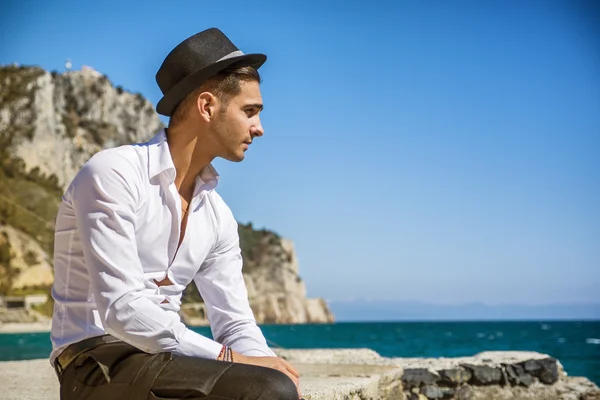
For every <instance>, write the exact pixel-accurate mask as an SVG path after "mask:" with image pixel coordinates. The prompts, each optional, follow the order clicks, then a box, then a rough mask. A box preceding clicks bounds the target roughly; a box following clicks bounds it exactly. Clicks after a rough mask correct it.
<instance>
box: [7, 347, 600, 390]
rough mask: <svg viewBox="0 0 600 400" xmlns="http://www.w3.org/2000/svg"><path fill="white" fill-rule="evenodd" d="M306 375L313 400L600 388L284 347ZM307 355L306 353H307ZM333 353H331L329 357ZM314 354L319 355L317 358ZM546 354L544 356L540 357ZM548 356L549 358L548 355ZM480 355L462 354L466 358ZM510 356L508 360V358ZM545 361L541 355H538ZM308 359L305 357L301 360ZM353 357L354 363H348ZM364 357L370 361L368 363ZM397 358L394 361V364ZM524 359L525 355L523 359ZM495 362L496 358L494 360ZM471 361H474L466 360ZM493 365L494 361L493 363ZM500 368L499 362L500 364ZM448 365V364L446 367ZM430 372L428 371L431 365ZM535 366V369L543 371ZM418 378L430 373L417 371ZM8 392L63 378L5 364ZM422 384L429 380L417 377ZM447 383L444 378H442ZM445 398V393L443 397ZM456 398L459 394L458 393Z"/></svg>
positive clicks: (367, 353)
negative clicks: (480, 380)
mask: <svg viewBox="0 0 600 400" xmlns="http://www.w3.org/2000/svg"><path fill="white" fill-rule="evenodd" d="M276 352H277V353H278V354H280V355H281V356H283V355H287V356H288V359H289V360H290V361H292V363H293V365H294V366H296V368H297V369H298V370H299V371H300V373H301V379H300V382H301V389H302V392H303V394H304V396H305V398H306V399H307V400H341V399H353V400H359V399H360V400H366V399H392V400H395V399H398V400H406V399H416V400H427V399H428V398H429V399H450V398H454V399H456V400H599V399H600V389H598V386H596V385H595V384H594V383H592V382H590V381H589V380H588V379H586V378H580V377H568V376H565V375H564V374H562V375H561V376H560V378H559V380H558V381H557V382H555V383H554V384H550V385H547V384H544V383H541V382H538V381H535V382H534V383H533V384H531V385H530V386H529V387H525V386H501V385H486V386H476V385H474V384H473V383H469V384H467V385H465V384H464V383H463V384H462V385H463V386H461V387H459V388H456V389H453V388H448V387H441V386H440V387H436V386H435V385H434V384H426V385H425V384H423V385H419V387H413V388H409V387H406V386H403V385H402V377H403V376H404V371H403V369H402V368H401V367H398V366H397V364H398V360H390V359H386V358H384V357H381V356H379V355H378V354H377V353H375V352H373V351H372V350H365V349H359V350H354V349H319V350H281V349H277V350H276ZM303 353H304V354H303ZM328 353H329V356H330V357H328V356H327V355H328ZM313 357H314V358H313ZM540 358H542V359H543V358H544V357H540ZM545 358H548V357H545ZM474 359H478V357H473V358H471V359H469V358H468V357H465V358H461V360H462V361H461V362H466V361H467V360H468V361H473V360H474ZM504 359H505V358H504ZM537 359H539V358H537ZM299 360H302V361H299ZM349 360H353V361H354V362H353V363H348V361H349ZM363 361H364V363H362V362H363ZM392 361H393V362H392ZM422 361H423V362H426V363H427V364H428V365H430V366H432V367H433V370H436V369H437V370H442V369H444V368H435V366H436V363H438V362H439V364H440V366H447V365H448V364H447V360H446V359H442V360H439V359H429V360H427V359H423V360H422ZM517 361H519V362H524V361H523V360H522V359H519V360H517ZM489 362H490V363H492V362H493V361H489ZM466 363H467V364H472V363H469V362H466ZM492 365H493V364H492ZM495 367H498V365H495ZM446 369H447V368H446ZM425 370H426V371H428V369H425ZM537 370H538V368H535V369H534V371H537ZM410 374H413V376H417V377H424V376H429V375H428V374H425V373H424V372H423V371H419V372H415V371H412V372H410ZM0 377H2V383H3V390H2V391H1V392H0V399H6V400H13V399H15V400H16V399H22V400H42V399H47V400H58V382H57V380H56V377H55V376H54V371H53V370H52V368H51V367H50V363H49V362H48V360H46V359H43V360H31V361H10V362H0ZM417 381H418V382H420V383H422V381H423V379H416V378H415V383H416V382H417ZM441 382H443V381H441ZM440 396H441V397H440ZM452 396H454V397H452Z"/></svg>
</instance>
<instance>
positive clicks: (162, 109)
mask: <svg viewBox="0 0 600 400" xmlns="http://www.w3.org/2000/svg"><path fill="white" fill-rule="evenodd" d="M265 61H267V56H266V55H264V54H258V53H256V54H244V55H241V56H237V57H231V58H226V59H224V60H221V61H218V62H216V63H214V64H211V65H210V66H208V67H206V68H203V69H201V70H199V71H196V72H194V73H193V74H190V75H188V76H186V77H185V78H184V79H182V80H181V81H180V82H178V83H177V84H176V85H175V86H173V87H172V88H171V90H169V91H168V92H167V93H165V95H164V96H163V97H162V99H160V100H159V101H158V103H157V104H156V112H158V113H159V114H161V115H164V116H167V117H170V116H171V114H173V111H175V107H177V104H179V102H180V101H181V100H183V99H184V98H185V96H187V95H188V94H189V93H191V92H192V91H193V90H194V89H196V88H198V87H200V85H202V83H204V82H205V81H206V80H207V79H208V78H210V77H212V76H213V75H215V74H217V73H218V72H219V71H221V70H222V69H225V68H227V67H228V66H230V65H232V64H238V63H239V64H240V65H244V66H251V67H254V68H256V69H258V68H260V66H261V65H263V64H264V63H265Z"/></svg>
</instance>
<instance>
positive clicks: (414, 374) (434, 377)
mask: <svg viewBox="0 0 600 400" xmlns="http://www.w3.org/2000/svg"><path fill="white" fill-rule="evenodd" d="M438 380H440V376H439V375H438V374H437V373H435V372H432V371H430V370H428V369H426V368H412V369H404V374H403V375H402V383H403V384H404V385H405V386H407V387H413V386H421V385H430V384H433V383H436V382H437V381H438Z"/></svg>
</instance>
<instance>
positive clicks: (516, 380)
mask: <svg viewBox="0 0 600 400" xmlns="http://www.w3.org/2000/svg"><path fill="white" fill-rule="evenodd" d="M504 369H505V370H506V375H507V376H508V381H509V383H510V384H511V385H523V386H526V387H529V386H530V385H532V384H533V383H534V382H535V379H534V378H533V377H532V376H531V375H530V374H528V373H527V372H525V369H524V368H523V367H522V366H521V365H519V364H515V365H506V366H505V368H504Z"/></svg>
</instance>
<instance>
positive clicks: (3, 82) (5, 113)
mask: <svg viewBox="0 0 600 400" xmlns="http://www.w3.org/2000/svg"><path fill="white" fill-rule="evenodd" d="M0 88H1V91H0V294H3V293H4V294H5V293H11V292H15V290H17V291H26V290H27V289H28V288H30V289H31V288H35V289H36V290H40V289H41V288H48V286H49V284H50V283H51V279H52V274H51V265H50V264H51V259H52V256H51V254H52V239H53V227H54V219H55V216H56V212H57V209H58V204H59V200H60V196H61V194H62V192H63V190H64V188H65V187H66V185H68V183H69V182H70V181H71V179H72V178H73V176H74V175H75V173H76V172H77V171H78V169H79V168H80V167H81V166H82V165H83V163H85V162H86V161H87V160H88V159H89V158H90V157H91V155H93V154H94V153H96V152H97V151H99V150H101V149H103V148H108V147H113V146H118V145H121V144H126V143H136V142H141V141H144V140H147V139H148V138H150V137H151V136H152V135H153V134H154V133H155V132H156V131H158V130H159V129H161V128H162V127H163V125H162V123H161V121H160V119H159V118H158V115H157V114H156V113H155V111H154V108H153V106H152V104H151V103H150V102H149V101H147V100H146V99H145V98H144V97H143V96H142V95H140V94H135V93H130V92H128V91H125V90H123V89H122V88H121V87H118V86H117V87H115V86H114V85H113V84H112V83H111V82H110V80H109V79H108V78H107V77H106V76H105V75H102V74H100V73H98V72H97V71H95V70H93V69H91V68H86V67H84V68H83V69H82V70H80V71H68V72H66V73H62V74H59V73H55V72H47V71H44V70H43V69H40V68H36V67H19V66H15V65H12V66H5V67H0ZM240 244H241V247H242V252H243V255H244V261H245V264H244V278H245V280H246V283H247V285H248V292H249V297H250V302H251V306H252V308H253V309H254V311H255V314H256V317H257V320H258V321H259V322H265V323H306V322H330V321H333V316H332V314H331V312H330V311H329V309H328V307H327V305H326V304H325V302H324V301H323V300H321V299H306V289H305V285H304V282H303V281H302V280H301V279H300V277H299V276H298V262H297V258H296V255H295V252H294V248H293V244H292V242H291V241H289V240H286V239H282V238H280V237H279V236H278V235H276V234H275V233H273V232H269V231H266V230H262V231H257V230H254V229H253V228H252V227H251V225H243V224H240ZM196 300H201V299H200V298H199V296H198V295H197V294H196V293H195V289H193V288H188V290H186V293H185V295H184V301H185V302H187V303H190V302H194V301H196ZM201 309H202V307H201V306H196V307H192V308H190V307H188V308H187V311H188V312H187V313H182V315H184V316H186V317H188V320H189V321H192V320H194V319H195V320H196V321H198V320H200V321H202V317H203V316H202V314H201V312H200V311H201ZM194 310H196V312H194Z"/></svg>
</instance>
